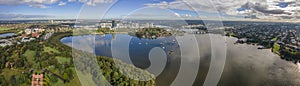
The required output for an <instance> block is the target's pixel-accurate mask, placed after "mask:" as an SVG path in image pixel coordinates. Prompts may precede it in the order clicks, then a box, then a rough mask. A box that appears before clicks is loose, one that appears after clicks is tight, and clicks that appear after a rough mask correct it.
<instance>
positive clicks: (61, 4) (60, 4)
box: [58, 1, 67, 6]
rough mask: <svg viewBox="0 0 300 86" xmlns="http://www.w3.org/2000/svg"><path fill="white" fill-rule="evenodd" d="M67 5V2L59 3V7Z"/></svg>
mask: <svg viewBox="0 0 300 86" xmlns="http://www.w3.org/2000/svg"><path fill="white" fill-rule="evenodd" d="M66 4H67V3H66V2H62V1H60V2H59V3H58V5H59V6H64V5H66Z"/></svg>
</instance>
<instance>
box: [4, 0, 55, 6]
mask: <svg viewBox="0 0 300 86" xmlns="http://www.w3.org/2000/svg"><path fill="white" fill-rule="evenodd" d="M58 1H59V0H0V4H5V5H17V4H26V5H28V6H30V7H36V8H48V7H47V6H46V5H47V4H54V3H57V2H58Z"/></svg>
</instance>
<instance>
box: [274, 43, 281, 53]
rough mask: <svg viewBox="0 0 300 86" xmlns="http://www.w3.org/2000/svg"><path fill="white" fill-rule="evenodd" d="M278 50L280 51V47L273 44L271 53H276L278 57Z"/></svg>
mask: <svg viewBox="0 0 300 86" xmlns="http://www.w3.org/2000/svg"><path fill="white" fill-rule="evenodd" d="M279 50H280V45H279V44H277V43H274V45H273V52H274V53H276V54H278V55H280V52H279Z"/></svg>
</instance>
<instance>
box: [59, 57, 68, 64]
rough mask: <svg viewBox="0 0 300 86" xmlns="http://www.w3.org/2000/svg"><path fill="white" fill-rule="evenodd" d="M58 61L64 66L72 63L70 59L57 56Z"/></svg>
mask: <svg viewBox="0 0 300 86" xmlns="http://www.w3.org/2000/svg"><path fill="white" fill-rule="evenodd" d="M55 58H56V59H57V61H58V62H59V63H60V64H63V63H65V62H66V63H70V58H66V57H61V56H56V57H55Z"/></svg>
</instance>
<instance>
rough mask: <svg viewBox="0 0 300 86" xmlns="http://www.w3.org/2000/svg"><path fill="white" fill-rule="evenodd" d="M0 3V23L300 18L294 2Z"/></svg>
mask: <svg viewBox="0 0 300 86" xmlns="http://www.w3.org/2000/svg"><path fill="white" fill-rule="evenodd" d="M115 2H116V3H115ZM0 4H1V5H0V15H1V16H0V20H28V19H77V18H82V19H99V18H102V17H103V18H105V19H122V18H135V19H143V18H145V19H147V18H149V19H162V18H165V19H177V18H179V19H188V20H198V19H209V20H216V19H222V20H246V21H289V22H299V18H300V14H299V12H300V2H299V1H298V0H265V1H263V0H249V1H247V0H245V1H235V0H211V1H207V0H186V1H181V0H118V2H117V0H9V1H7V0H0ZM106 10H107V13H104V12H106ZM89 12H91V13H89ZM128 15H129V16H128ZM219 16H221V17H219Z"/></svg>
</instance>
